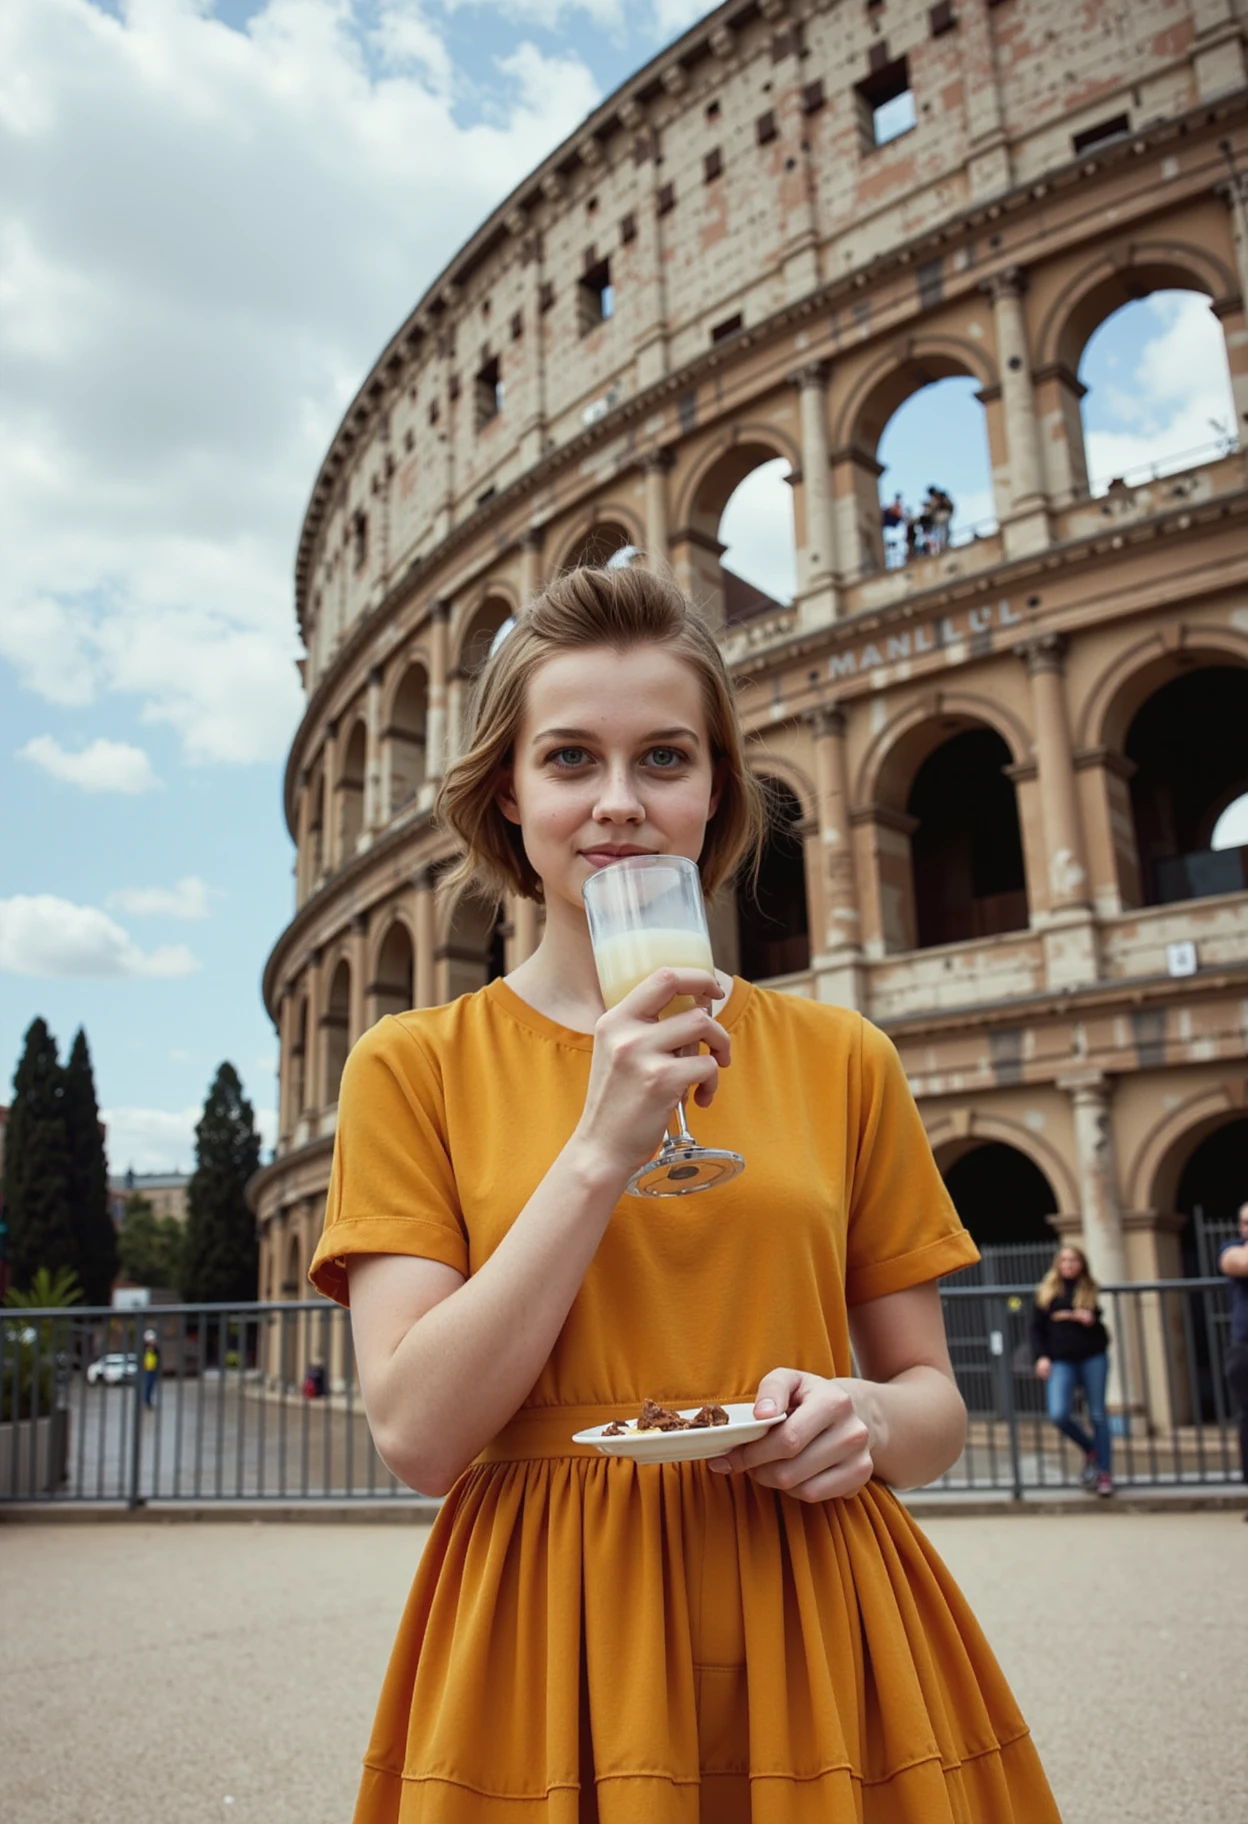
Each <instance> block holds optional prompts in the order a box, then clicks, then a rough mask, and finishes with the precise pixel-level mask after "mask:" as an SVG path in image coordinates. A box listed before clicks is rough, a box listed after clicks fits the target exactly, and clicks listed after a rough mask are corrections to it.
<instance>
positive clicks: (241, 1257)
mask: <svg viewBox="0 0 1248 1824" xmlns="http://www.w3.org/2000/svg"><path fill="white" fill-rule="evenodd" d="M259 1165H260V1136H259V1135H258V1134H257V1132H256V1129H255V1122H254V1119H253V1115H252V1108H251V1103H250V1102H248V1101H247V1099H246V1098H245V1096H244V1095H243V1086H242V1084H241V1083H240V1082H239V1080H238V1073H237V1071H236V1070H235V1069H234V1066H233V1065H232V1064H228V1063H227V1064H222V1066H221V1068H220V1069H219V1070H218V1072H217V1074H216V1078H215V1080H214V1082H213V1085H212V1088H211V1089H210V1090H209V1092H208V1099H207V1101H206V1102H205V1103H204V1112H203V1115H202V1116H201V1117H200V1121H199V1125H198V1126H197V1127H196V1129H195V1170H194V1172H193V1173H192V1175H191V1182H190V1184H189V1185H188V1186H187V1192H186V1255H185V1260H184V1266H183V1272H184V1275H185V1284H184V1286H183V1288H182V1289H183V1293H184V1295H185V1297H186V1298H187V1300H188V1301H191V1302H195V1303H198V1302H200V1301H203V1302H204V1303H209V1302H212V1303H219V1304H243V1303H246V1302H249V1301H250V1300H252V1299H254V1298H255V1296H256V1282H257V1274H258V1270H259V1249H258V1246H257V1241H256V1219H255V1217H254V1216H253V1215H252V1213H251V1211H250V1209H249V1208H248V1207H247V1196H246V1189H247V1181H248V1179H249V1178H250V1177H251V1176H252V1174H253V1173H254V1172H256V1171H257V1170H258V1169H259Z"/></svg>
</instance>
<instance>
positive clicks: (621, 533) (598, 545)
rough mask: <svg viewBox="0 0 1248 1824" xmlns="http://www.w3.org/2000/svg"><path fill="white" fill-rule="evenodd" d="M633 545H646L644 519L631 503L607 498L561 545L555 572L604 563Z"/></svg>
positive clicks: (636, 546) (637, 546) (641, 546)
mask: <svg viewBox="0 0 1248 1824" xmlns="http://www.w3.org/2000/svg"><path fill="white" fill-rule="evenodd" d="M629 545H632V546H633V547H634V548H635V549H636V550H638V551H644V550H645V548H646V533H645V528H644V527H643V525H642V523H641V520H640V519H639V518H638V516H637V514H636V513H634V512H633V510H632V508H631V507H626V506H622V505H621V504H620V503H619V502H618V501H614V500H610V501H603V502H601V503H600V504H599V505H597V506H596V507H595V508H594V510H593V512H592V513H591V514H590V516H589V518H588V519H583V520H581V521H580V522H579V523H578V524H577V526H576V527H575V529H574V530H573V531H572V532H570V533H569V534H568V535H567V536H566V537H565V538H564V539H563V541H562V542H561V544H560V545H559V546H558V547H557V552H558V557H557V561H556V563H555V565H554V568H553V571H552V575H554V576H562V575H563V573H564V572H565V571H566V570H575V569H578V568H579V567H580V566H581V565H582V564H589V565H594V566H601V565H603V564H605V563H606V562H607V560H608V559H609V558H611V557H613V556H614V555H615V553H616V552H617V551H623V550H625V549H626V548H627V547H628V546H629Z"/></svg>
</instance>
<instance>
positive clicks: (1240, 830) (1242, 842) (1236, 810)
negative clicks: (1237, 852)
mask: <svg viewBox="0 0 1248 1824" xmlns="http://www.w3.org/2000/svg"><path fill="white" fill-rule="evenodd" d="M1209 847H1210V848H1211V849H1241V848H1248V792H1245V793H1244V796H1243V797H1242V798H1236V799H1235V800H1234V802H1233V803H1231V804H1228V805H1227V807H1226V809H1225V810H1224V811H1223V813H1222V815H1221V816H1220V817H1219V818H1218V821H1217V823H1216V824H1215V825H1214V830H1213V838H1212V840H1211V842H1210V844H1209Z"/></svg>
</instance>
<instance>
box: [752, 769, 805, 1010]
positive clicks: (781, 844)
mask: <svg viewBox="0 0 1248 1824" xmlns="http://www.w3.org/2000/svg"><path fill="white" fill-rule="evenodd" d="M751 771H753V772H754V773H756V774H757V775H758V777H759V778H760V779H762V780H763V781H764V783H765V784H766V785H767V786H769V787H770V791H769V797H770V799H771V813H772V814H771V817H770V819H769V827H768V833H767V840H766V842H765V843H764V845H763V853H762V856H761V859H760V864H759V869H758V877H757V880H755V879H754V878H752V876H751V874H750V873H749V872H748V871H747V873H746V874H745V876H744V878H743V879H741V880H740V881H739V883H738V885H737V889H736V902H737V930H736V954H737V959H738V961H737V966H738V967H739V969H740V971H741V973H742V974H743V975H745V976H746V977H747V979H749V980H751V981H769V980H774V979H775V978H776V977H777V976H784V975H796V974H799V973H800V972H801V971H802V970H804V969H808V968H809V967H810V952H811V944H810V933H811V929H812V927H813V925H814V919H813V918H812V916H811V905H810V882H809V879H808V877H807V868H806V843H805V837H806V835H807V833H808V829H809V825H810V821H811V817H810V811H809V808H808V807H809V805H810V804H811V803H812V801H813V793H810V795H809V796H807V798H806V800H805V802H803V798H802V796H801V795H799V793H798V792H797V791H796V790H794V788H793V785H792V784H790V781H789V777H788V775H790V774H792V773H797V771H798V769H797V768H794V767H791V766H788V765H785V764H783V763H781V764H780V765H767V764H766V757H765V756H761V755H760V756H758V757H757V759H755V760H752V762H751ZM805 783H806V786H807V791H808V793H809V781H806V782H805Z"/></svg>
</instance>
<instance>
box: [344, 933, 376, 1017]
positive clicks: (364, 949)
mask: <svg viewBox="0 0 1248 1824" xmlns="http://www.w3.org/2000/svg"><path fill="white" fill-rule="evenodd" d="M371 1024H372V1021H371V1020H370V1019H369V1018H368V914H367V912H357V913H356V915H355V917H354V918H353V919H352V920H351V1004H350V1007H349V1009H348V1012H347V1049H348V1051H349V1050H350V1049H351V1047H352V1045H354V1044H355V1041H356V1040H357V1039H358V1038H359V1036H360V1034H361V1033H362V1032H364V1031H365V1030H366V1028H367V1027H368V1026H370V1025H371Z"/></svg>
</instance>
